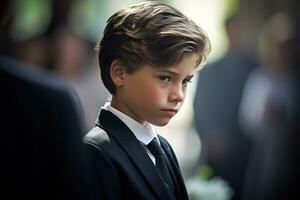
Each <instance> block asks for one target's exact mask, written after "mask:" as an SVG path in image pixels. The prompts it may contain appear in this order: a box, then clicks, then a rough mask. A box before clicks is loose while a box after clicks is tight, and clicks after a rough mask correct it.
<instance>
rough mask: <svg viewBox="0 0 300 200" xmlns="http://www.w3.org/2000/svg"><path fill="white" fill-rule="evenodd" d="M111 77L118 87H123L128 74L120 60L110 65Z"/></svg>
mask: <svg viewBox="0 0 300 200" xmlns="http://www.w3.org/2000/svg"><path fill="white" fill-rule="evenodd" d="M109 73H110V77H111V80H112V81H113V82H114V84H115V86H116V87H120V86H123V82H124V76H125V73H126V69H125V67H124V66H123V65H122V64H121V62H120V60H114V61H113V62H112V63H111V65H110V72H109Z"/></svg>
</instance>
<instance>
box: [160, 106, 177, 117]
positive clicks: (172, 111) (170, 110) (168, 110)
mask: <svg viewBox="0 0 300 200" xmlns="http://www.w3.org/2000/svg"><path fill="white" fill-rule="evenodd" d="M161 110H162V111H163V112H165V113H167V114H168V115H170V116H174V115H175V114H176V113H177V112H178V109H176V108H164V109H161Z"/></svg>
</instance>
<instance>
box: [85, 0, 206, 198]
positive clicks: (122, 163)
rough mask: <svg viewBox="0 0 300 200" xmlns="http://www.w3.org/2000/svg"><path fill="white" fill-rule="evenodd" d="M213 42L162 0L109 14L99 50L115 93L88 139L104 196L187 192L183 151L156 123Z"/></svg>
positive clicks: (180, 96) (180, 95)
mask: <svg viewBox="0 0 300 200" xmlns="http://www.w3.org/2000/svg"><path fill="white" fill-rule="evenodd" d="M209 48H210V46H209V40H208V38H207V36H206V34H205V33H204V31H203V30H202V29H201V28H199V27H198V26H197V25H196V24H195V23H194V22H192V21H191V20H189V19H188V18H187V17H185V16H184V15H183V14H182V13H180V12H178V11H177V10H175V9H174V8H172V7H170V6H168V5H165V4H162V3H159V2H155V1H147V2H143V3H140V4H136V5H132V6H129V7H125V8H124V9H121V10H120V11H118V12H117V13H115V14H114V15H112V16H111V17H110V18H109V19H108V21H107V25H106V28H105V30H104V35H103V38H102V40H101V41H100V43H99V45H98V52H99V55H98V56H99V65H100V70H101V77H102V81H103V83H104V85H105V86H106V88H107V89H108V90H109V92H110V93H111V94H112V99H111V101H110V102H109V103H107V104H106V105H105V106H104V107H103V108H102V109H101V110H100V114H99V118H98V120H97V122H96V126H95V127H94V128H93V129H92V130H91V131H90V132H89V133H88V134H87V135H86V136H85V138H84V141H85V144H86V146H87V149H88V153H89V155H90V156H91V158H92V159H91V161H92V169H91V170H94V171H96V174H97V177H96V179H97V181H96V183H95V186H96V187H97V188H98V189H99V192H100V193H101V194H102V196H103V197H104V198H105V199H188V195H187V192H186V188H185V186H184V181H183V178H182V175H181V172H180V169H179V166H178V162H177V159H176V156H175V154H174V152H173V150H172V148H171V146H170V145H169V143H168V142H167V141H166V140H165V139H164V138H163V137H161V136H159V135H157V133H156V132H155V130H154V128H153V125H157V126H164V125H166V124H167V123H168V122H169V120H170V119H171V118H172V117H173V116H174V115H175V114H176V113H177V111H178V110H179V108H180V106H181V104H182V102H183V100H184V97H185V93H186V87H187V84H188V82H190V80H191V79H192V77H193V73H194V72H195V69H196V68H197V66H198V65H199V64H201V63H202V62H203V61H204V60H205V58H206V54H207V52H208V50H209Z"/></svg>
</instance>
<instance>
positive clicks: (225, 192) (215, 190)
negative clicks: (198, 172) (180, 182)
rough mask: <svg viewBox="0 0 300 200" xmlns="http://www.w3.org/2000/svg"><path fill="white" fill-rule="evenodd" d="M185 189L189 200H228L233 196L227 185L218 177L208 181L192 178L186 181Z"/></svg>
mask: <svg viewBox="0 0 300 200" xmlns="http://www.w3.org/2000/svg"><path fill="white" fill-rule="evenodd" d="M186 187H187V191H188V195H189V198H190V200H229V199H230V198H231V197H232V195H233V191H232V189H231V188H230V186H229V185H228V183H227V182H226V181H225V180H223V179H221V178H219V177H214V178H212V179H210V180H203V179H201V178H199V177H192V178H190V179H188V180H187V181H186Z"/></svg>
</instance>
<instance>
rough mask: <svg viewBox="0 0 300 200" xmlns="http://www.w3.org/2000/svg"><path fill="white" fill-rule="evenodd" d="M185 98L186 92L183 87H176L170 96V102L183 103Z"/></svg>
mask: <svg viewBox="0 0 300 200" xmlns="http://www.w3.org/2000/svg"><path fill="white" fill-rule="evenodd" d="M184 97H185V92H184V89H183V88H182V86H180V87H174V89H173V90H172V92H171V94H170V97H169V98H170V101H172V102H182V101H183V100H184Z"/></svg>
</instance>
